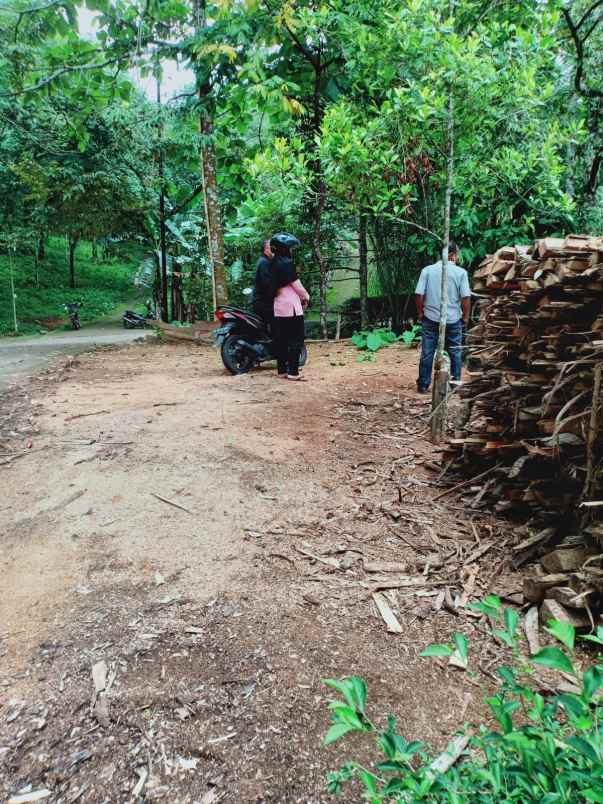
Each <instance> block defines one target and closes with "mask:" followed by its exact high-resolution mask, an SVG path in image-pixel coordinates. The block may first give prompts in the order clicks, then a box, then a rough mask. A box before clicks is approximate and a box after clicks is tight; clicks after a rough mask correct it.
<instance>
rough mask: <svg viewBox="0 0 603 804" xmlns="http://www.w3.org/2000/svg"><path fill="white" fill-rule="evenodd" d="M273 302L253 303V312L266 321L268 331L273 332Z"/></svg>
mask: <svg viewBox="0 0 603 804" xmlns="http://www.w3.org/2000/svg"><path fill="white" fill-rule="evenodd" d="M272 308H273V304H272V302H267V303H265V302H261V301H255V302H254V303H253V312H254V313H255V314H256V315H259V317H260V318H261V319H262V320H263V321H264V323H265V324H266V329H267V330H268V332H272V326H273V322H274V312H273V310H272Z"/></svg>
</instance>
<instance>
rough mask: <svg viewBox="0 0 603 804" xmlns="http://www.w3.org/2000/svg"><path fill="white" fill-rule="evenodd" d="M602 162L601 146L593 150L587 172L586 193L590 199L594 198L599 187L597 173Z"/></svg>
mask: <svg viewBox="0 0 603 804" xmlns="http://www.w3.org/2000/svg"><path fill="white" fill-rule="evenodd" d="M602 162H603V146H602V147H601V148H598V149H597V150H596V151H595V155H594V157H593V161H592V162H591V166H590V171H589V173H588V182H587V185H586V195H587V196H588V198H589V199H591V200H592V199H594V197H595V195H596V193H597V188H598V187H599V173H600V171H601V163H602Z"/></svg>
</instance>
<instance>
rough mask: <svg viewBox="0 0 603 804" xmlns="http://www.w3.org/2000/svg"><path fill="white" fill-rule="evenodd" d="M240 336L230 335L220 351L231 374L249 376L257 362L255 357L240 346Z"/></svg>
mask: <svg viewBox="0 0 603 804" xmlns="http://www.w3.org/2000/svg"><path fill="white" fill-rule="evenodd" d="M239 340H240V336H239V335H228V336H227V337H226V338H225V340H224V342H223V344H222V348H221V349H220V354H221V355H222V362H223V363H224V366H225V367H226V368H227V369H228V371H230V373H231V374H247V372H248V371H250V370H251V369H252V368H253V367H254V365H255V362H256V359H255V358H254V356H253V355H251V354H249V352H248V351H247V350H246V349H243V347H242V346H239V345H238V341H239Z"/></svg>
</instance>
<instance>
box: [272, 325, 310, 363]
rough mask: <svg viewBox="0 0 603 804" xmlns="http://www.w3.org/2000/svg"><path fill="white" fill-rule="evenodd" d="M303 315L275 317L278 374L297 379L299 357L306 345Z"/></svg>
mask: <svg viewBox="0 0 603 804" xmlns="http://www.w3.org/2000/svg"><path fill="white" fill-rule="evenodd" d="M304 335H305V332H304V317H303V315H292V316H283V317H280V316H275V318H274V345H275V347H276V359H277V363H278V373H279V374H288V375H289V376H290V377H297V375H298V374H299V355H300V352H301V348H302V346H303V345H304Z"/></svg>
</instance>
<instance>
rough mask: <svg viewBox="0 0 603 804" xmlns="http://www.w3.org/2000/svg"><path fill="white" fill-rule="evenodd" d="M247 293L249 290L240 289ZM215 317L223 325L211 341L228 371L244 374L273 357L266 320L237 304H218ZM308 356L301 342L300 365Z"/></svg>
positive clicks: (272, 341) (273, 345)
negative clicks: (221, 305) (217, 349)
mask: <svg viewBox="0 0 603 804" xmlns="http://www.w3.org/2000/svg"><path fill="white" fill-rule="evenodd" d="M243 292H244V293H245V295H247V296H248V295H250V294H251V290H250V289H246V290H245V291H243ZM216 318H217V319H218V321H220V322H222V324H223V326H221V327H220V328H219V329H216V330H215V331H214V343H215V345H216V347H218V348H219V349H220V354H221V356H222V362H223V363H224V366H225V368H226V369H227V370H228V371H230V373H231V374H247V372H248V371H251V369H252V368H254V367H255V366H258V365H259V364H260V363H266V362H268V361H269V360H276V352H275V344H274V340H273V338H272V335H271V334H270V332H269V331H268V329H267V327H266V322H265V321H264V320H263V319H262V318H260V316H259V315H256V314H255V313H250V312H248V311H247V310H241V309H240V308H239V307H231V306H225V307H219V308H218V310H217V311H216ZM307 359H308V351H307V349H306V346H305V344H304V346H302V350H301V354H300V359H299V365H300V367H301V366H304V365H305V364H306V361H307Z"/></svg>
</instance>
